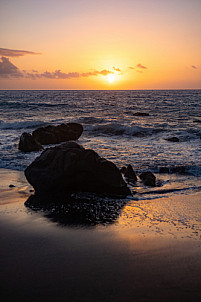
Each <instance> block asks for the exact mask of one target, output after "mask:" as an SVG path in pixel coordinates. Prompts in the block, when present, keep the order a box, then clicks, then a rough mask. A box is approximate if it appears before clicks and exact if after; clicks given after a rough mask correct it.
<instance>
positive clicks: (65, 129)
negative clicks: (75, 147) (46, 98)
mask: <svg viewBox="0 0 201 302" xmlns="http://www.w3.org/2000/svg"><path fill="white" fill-rule="evenodd" d="M82 132H83V127H82V125H81V124H77V123H67V124H61V125H58V126H53V125H49V126H45V127H40V128H37V129H36V130H34V131H33V133H32V135H33V137H34V138H35V139H36V140H37V141H38V142H40V143H41V144H42V145H49V144H58V143H62V142H66V141H70V140H77V139H78V138H79V137H80V136H81V134H82Z"/></svg>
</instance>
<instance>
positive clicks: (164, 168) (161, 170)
mask: <svg viewBox="0 0 201 302" xmlns="http://www.w3.org/2000/svg"><path fill="white" fill-rule="evenodd" d="M169 172H170V171H169V168H168V167H160V168H159V173H169Z"/></svg>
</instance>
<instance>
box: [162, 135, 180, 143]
mask: <svg viewBox="0 0 201 302" xmlns="http://www.w3.org/2000/svg"><path fill="white" fill-rule="evenodd" d="M165 140H166V141H168V142H173V143H178V142H179V141H180V140H179V138H178V137H176V136H172V137H168V138H165Z"/></svg>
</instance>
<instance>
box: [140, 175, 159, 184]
mask: <svg viewBox="0 0 201 302" xmlns="http://www.w3.org/2000/svg"><path fill="white" fill-rule="evenodd" d="M140 179H141V180H142V182H143V183H144V185H145V186H149V187H155V186H156V177H155V175H154V174H153V173H152V172H150V171H147V172H143V173H141V174H140Z"/></svg>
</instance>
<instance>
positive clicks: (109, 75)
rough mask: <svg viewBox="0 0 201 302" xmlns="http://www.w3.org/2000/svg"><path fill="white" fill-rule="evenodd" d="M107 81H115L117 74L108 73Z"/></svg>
mask: <svg viewBox="0 0 201 302" xmlns="http://www.w3.org/2000/svg"><path fill="white" fill-rule="evenodd" d="M107 81H108V82H109V83H113V82H114V81H115V75H114V74H108V75H107Z"/></svg>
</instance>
